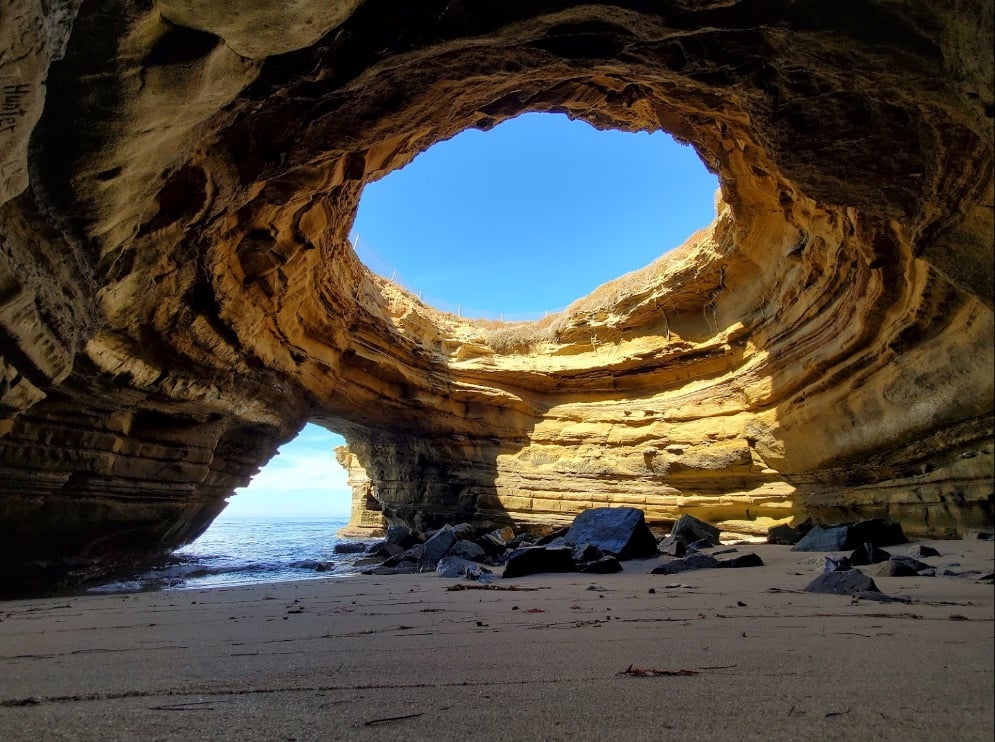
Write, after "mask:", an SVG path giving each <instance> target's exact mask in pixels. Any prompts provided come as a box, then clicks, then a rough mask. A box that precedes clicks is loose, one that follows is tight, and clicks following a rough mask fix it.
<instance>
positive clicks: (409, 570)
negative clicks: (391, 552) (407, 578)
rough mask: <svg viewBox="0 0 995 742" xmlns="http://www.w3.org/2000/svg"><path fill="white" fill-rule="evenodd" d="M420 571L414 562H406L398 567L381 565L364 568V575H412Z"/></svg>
mask: <svg viewBox="0 0 995 742" xmlns="http://www.w3.org/2000/svg"><path fill="white" fill-rule="evenodd" d="M417 571H418V566H417V565H416V564H415V563H414V562H404V563H403V564H399V565H398V566H396V567H385V566H384V565H382V564H381V565H380V566H379V567H374V568H373V569H367V570H363V574H364V575H411V574H414V573H416V572H417Z"/></svg>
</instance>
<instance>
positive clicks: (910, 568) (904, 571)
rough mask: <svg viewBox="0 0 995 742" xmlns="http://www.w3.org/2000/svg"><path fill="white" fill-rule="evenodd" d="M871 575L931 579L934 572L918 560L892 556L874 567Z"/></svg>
mask: <svg viewBox="0 0 995 742" xmlns="http://www.w3.org/2000/svg"><path fill="white" fill-rule="evenodd" d="M871 574H873V575H876V576H877V577H932V576H933V575H934V574H935V570H934V569H933V567H930V566H929V565H928V564H926V563H924V562H920V561H919V560H918V559H913V558H912V557H903V556H894V557H892V558H891V559H888V560H886V561H883V562H881V563H880V564H878V565H876V566H875V567H874V569H873V570H872V571H871Z"/></svg>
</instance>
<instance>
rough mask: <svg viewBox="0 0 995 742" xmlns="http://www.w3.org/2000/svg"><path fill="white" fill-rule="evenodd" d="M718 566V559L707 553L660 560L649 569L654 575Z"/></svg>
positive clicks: (673, 573) (674, 573)
mask: <svg viewBox="0 0 995 742" xmlns="http://www.w3.org/2000/svg"><path fill="white" fill-rule="evenodd" d="M717 566H719V560H718V559H716V558H715V557H713V556H709V555H708V554H688V555H687V556H686V557H684V558H682V559H669V560H667V561H665V562H661V563H660V564H658V565H657V566H655V567H654V568H653V569H652V570H650V574H654V575H676V574H680V573H681V572H690V571H692V570H695V569H714V568H715V567H717Z"/></svg>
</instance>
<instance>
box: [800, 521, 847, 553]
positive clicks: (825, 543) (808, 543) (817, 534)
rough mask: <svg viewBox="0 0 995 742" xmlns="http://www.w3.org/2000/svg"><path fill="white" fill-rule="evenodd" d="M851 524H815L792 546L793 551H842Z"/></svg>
mask: <svg viewBox="0 0 995 742" xmlns="http://www.w3.org/2000/svg"><path fill="white" fill-rule="evenodd" d="M848 530H849V526H845V525H842V526H815V527H813V528H812V530H810V531H809V532H808V533H806V534H805V535H804V536H802V538H801V540H800V541H799V542H798V543H797V544H795V545H794V546H792V547H791V550H792V551H840V550H842V549H843V548H844V546H843V545H844V544H845V543H846V536H847V532H848Z"/></svg>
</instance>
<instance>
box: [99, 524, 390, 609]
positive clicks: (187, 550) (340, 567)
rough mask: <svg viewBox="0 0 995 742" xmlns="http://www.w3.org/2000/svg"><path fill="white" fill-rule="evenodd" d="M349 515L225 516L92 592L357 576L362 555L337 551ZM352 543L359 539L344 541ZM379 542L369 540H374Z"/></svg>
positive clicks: (220, 585)
mask: <svg viewBox="0 0 995 742" xmlns="http://www.w3.org/2000/svg"><path fill="white" fill-rule="evenodd" d="M347 522H348V518H250V517H236V516H229V517H225V516H224V515H222V516H221V517H219V518H218V519H217V520H216V521H214V523H212V524H211V527H210V528H208V529H207V531H205V532H204V533H203V535H201V537H200V538H198V539H197V540H196V541H194V542H193V543H191V544H188V545H187V546H185V547H183V548H182V549H180V550H179V551H176V552H173V554H172V555H171V556H170V557H169V558H168V559H166V560H165V561H164V562H163V563H161V564H159V565H156V566H155V568H153V569H150V570H148V571H146V572H142V573H141V574H136V575H133V576H129V577H127V578H124V579H118V580H115V581H113V582H107V583H104V584H102V585H96V586H94V587H91V588H90V589H89V592H91V593H119V592H138V591H144V590H189V589H200V588H207V587H230V586H235V585H252V584H259V583H267V582H287V581H290V580H307V579H317V578H326V579H327V578H330V577H345V576H347V575H351V574H356V573H357V572H358V569H357V568H356V566H355V562H356V560H357V559H359V558H361V557H362V556H363V555H362V554H336V553H335V545H336V544H338V543H340V542H341V541H343V539H340V538H339V537H338V536H336V533H338V531H339V529H341V528H342V527H344V526H345V525H346V523H347ZM345 540H348V541H353V540H355V539H345ZM373 541H374V540H370V541H367V542H366V543H373Z"/></svg>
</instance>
